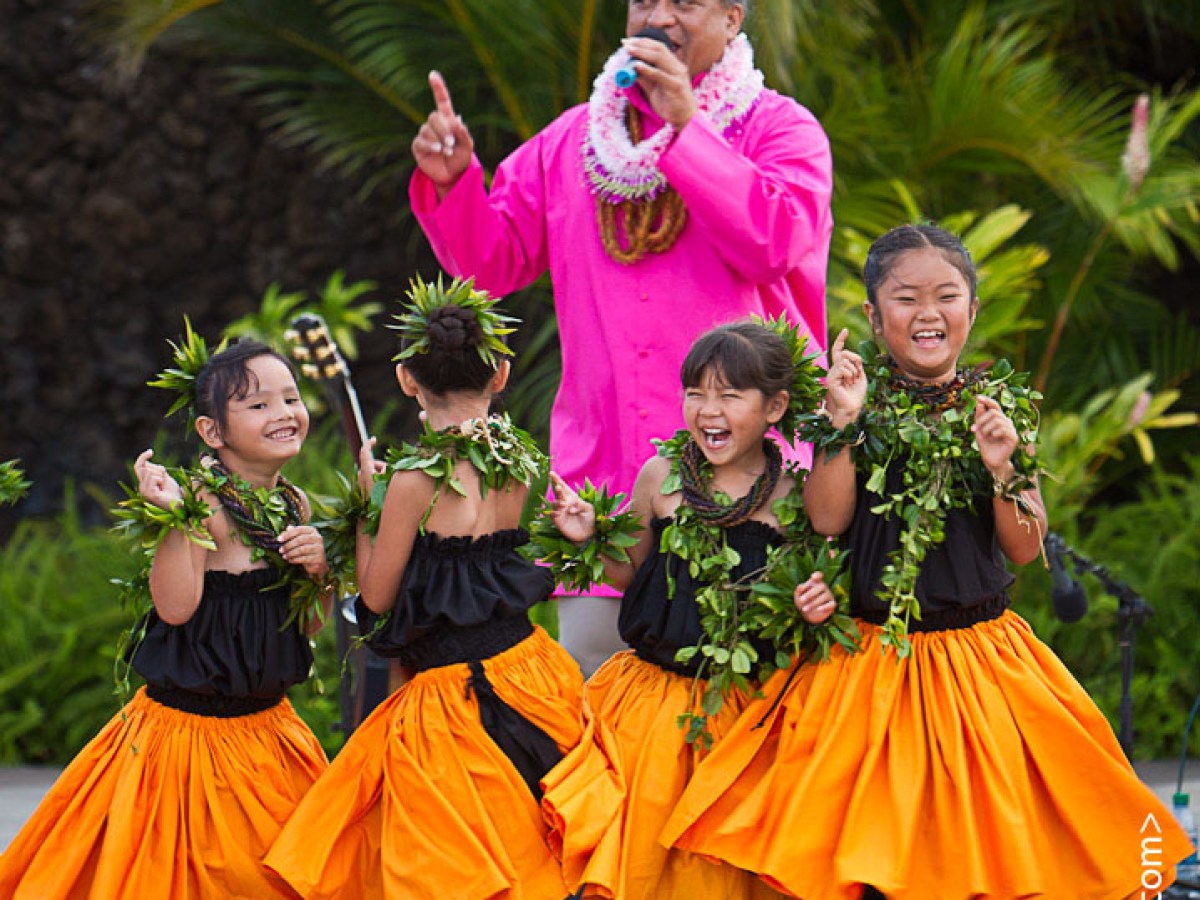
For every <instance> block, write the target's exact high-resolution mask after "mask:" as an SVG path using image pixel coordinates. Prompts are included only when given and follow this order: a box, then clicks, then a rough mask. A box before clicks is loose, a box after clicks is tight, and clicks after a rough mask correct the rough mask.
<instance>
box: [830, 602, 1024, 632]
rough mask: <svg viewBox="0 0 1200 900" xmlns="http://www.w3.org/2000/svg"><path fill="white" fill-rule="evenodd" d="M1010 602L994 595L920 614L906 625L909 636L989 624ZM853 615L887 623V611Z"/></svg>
mask: <svg viewBox="0 0 1200 900" xmlns="http://www.w3.org/2000/svg"><path fill="white" fill-rule="evenodd" d="M1011 603H1012V601H1011V600H1010V599H1009V597H1008V594H996V595H995V596H993V597H988V598H987V599H986V600H983V601H981V602H979V603H976V604H975V605H974V606H956V607H953V608H951V609H940V610H936V611H930V612H924V611H923V612H922V613H921V619H920V621H918V620H916V619H913V620H912V621H911V622H909V623H908V633H909V634H921V633H924V632H928V631H955V630H957V629H960V628H970V627H971V626H972V625H978V624H979V623H980V622H990V621H991V620H992V619H998V618H1000V617H1001V616H1002V615H1004V611H1005V610H1006V609H1008V607H1009V605H1010V604H1011ZM852 612H853V615H855V616H857V617H858V618H860V619H862V620H863V621H864V622H870V623H872V624H873V625H882V624H883V623H884V622H886V621H887V610H882V609H878V610H876V609H870V610H853V611H852Z"/></svg>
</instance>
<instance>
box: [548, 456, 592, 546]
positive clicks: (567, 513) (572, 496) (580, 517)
mask: <svg viewBox="0 0 1200 900" xmlns="http://www.w3.org/2000/svg"><path fill="white" fill-rule="evenodd" d="M550 490H551V491H552V492H553V493H554V503H553V504H551V507H550V518H551V519H553V520H554V524H555V525H556V526H558V530H559V531H561V532H562V535H563V537H565V538H566V539H567V540H568V541H574V542H575V543H576V544H581V543H583V542H584V541H586V540H587V539H588V538H590V537H591V536H592V535H594V534H595V533H596V510H595V509H594V508H593V507H592V504H590V503H585V502H584V501H583V500H580V499H579V495H578V494H577V493H575V491H574V490H572V489H571V486H570V485H568V484H567V483H566V482H565V481H563V480H562V478H560V477H559V476H558V474H557V473H555V472H551V473H550Z"/></svg>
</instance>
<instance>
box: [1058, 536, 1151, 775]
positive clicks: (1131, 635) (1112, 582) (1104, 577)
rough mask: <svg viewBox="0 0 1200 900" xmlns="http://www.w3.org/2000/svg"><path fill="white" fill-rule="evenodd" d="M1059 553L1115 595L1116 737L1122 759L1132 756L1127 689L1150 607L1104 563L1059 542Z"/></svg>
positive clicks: (1131, 702)
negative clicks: (1117, 648)
mask: <svg viewBox="0 0 1200 900" xmlns="http://www.w3.org/2000/svg"><path fill="white" fill-rule="evenodd" d="M1060 549H1061V551H1062V554H1063V555H1064V556H1067V557H1070V559H1071V562H1072V563H1074V564H1075V574H1077V575H1080V574H1083V573H1084V572H1086V573H1088V574H1090V575H1094V576H1096V580H1098V581H1099V582H1100V584H1101V585H1102V586H1103V587H1104V590H1105V592H1106V593H1107V594H1108V595H1109V596H1110V597H1116V598H1117V635H1118V645H1119V646H1120V648H1121V706H1120V729H1119V730H1118V732H1117V740H1118V741H1119V742H1120V744H1121V749H1122V750H1123V751H1124V752H1125V757H1126V759H1130V760H1132V759H1133V696H1132V694H1131V692H1130V688H1131V687H1132V685H1133V657H1134V649H1135V644H1136V641H1137V630H1138V626H1140V625H1141V624H1142V622H1144V621H1145V620H1146V619H1148V618H1150V617H1151V616H1152V615H1154V608H1153V607H1152V606H1150V604H1149V603H1147V602H1146V601H1145V600H1144V599H1142V597H1141V595H1140V594H1138V592H1137V591H1135V590H1134V589H1133V588H1131V587H1130V586H1129V585H1128V584H1126V583H1125V582H1124V581H1121V580H1120V579H1119V578H1115V577H1113V575H1112V574H1111V573H1110V572H1109V571H1108V569H1107V568H1106V567H1105V566H1102V565H1100V564H1099V563H1096V562H1093V561H1092V560H1090V559H1088V558H1087V557H1086V556H1084V555H1083V554H1082V553H1080V552H1079V551H1077V550H1075V549H1073V548H1072V547H1070V546H1068V545H1067V544H1066V543H1062V544H1061V546H1060Z"/></svg>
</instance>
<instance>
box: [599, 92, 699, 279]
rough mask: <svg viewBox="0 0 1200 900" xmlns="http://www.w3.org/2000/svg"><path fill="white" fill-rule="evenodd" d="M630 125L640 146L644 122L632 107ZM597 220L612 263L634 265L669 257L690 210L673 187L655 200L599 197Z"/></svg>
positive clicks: (633, 138)
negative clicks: (654, 256) (645, 259)
mask: <svg viewBox="0 0 1200 900" xmlns="http://www.w3.org/2000/svg"><path fill="white" fill-rule="evenodd" d="M626 123H627V125H628V128H629V137H630V139H631V140H632V141H633V142H634V143H635V144H636V143H639V142H640V141H641V139H642V134H641V132H642V129H641V120H640V119H639V117H638V112H637V110H636V109H634V108H633V107H632V106H630V107H629V112H628V114H627V116H626ZM596 219H597V221H598V223H599V225H600V240H601V241H602V242H603V244H604V252H605V253H607V254H608V255H609V257H610V258H611V259H614V260H616V261H617V262H619V263H622V264H623V265H630V264H632V263H635V262H637V261H638V260H639V259H641V258H642V257H643V256H645V255H646V254H648V253H666V252H667V251H668V250H670V249H671V248H672V247H673V246H674V245H675V241H676V240H678V239H679V235H680V234H682V233H683V226H684V225H686V224H687V207H686V206H684V205H683V198H682V197H680V196H679V194H678V192H676V191H675V190H674V189H673V188H670V187H668V188H667V189H666V190H664V191H663V192H662V193H661V194H658V195H657V196H655V197H654V198H653V199H652V200H641V201H635V200H622V201H621V202H620V203H610V202H609V201H608V200H605V199H604V198H603V197H601V196H599V195H597V197H596ZM622 232H623V233H624V236H625V240H624V242H623V241H622V239H621V234H622Z"/></svg>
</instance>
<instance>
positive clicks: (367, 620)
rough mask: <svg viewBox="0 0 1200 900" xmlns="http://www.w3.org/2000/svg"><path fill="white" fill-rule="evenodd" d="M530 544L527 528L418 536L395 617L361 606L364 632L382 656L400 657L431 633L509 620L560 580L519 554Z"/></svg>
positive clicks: (522, 613)
mask: <svg viewBox="0 0 1200 900" xmlns="http://www.w3.org/2000/svg"><path fill="white" fill-rule="evenodd" d="M528 542H529V534H528V532H526V531H525V530H524V529H519V528H512V529H505V530H501V531H495V532H492V533H491V534H485V535H481V536H479V537H470V536H454V537H442V536H440V535H438V534H435V533H433V532H426V533H425V534H419V535H417V539H416V542H415V544H414V545H413V551H412V555H411V556H410V557H409V560H408V565H407V566H406V567H405V569H404V578H403V579H402V580H401V582H400V590H399V591H398V592H397V595H396V605H395V606H394V607H393V609H392V613H391V616H390V617H389V618H388V620H387V621H386V622H385V623H384V624H383V625H382V626H378V627H377V625H378V621H379V618H380V617H379V616H377V615H376V614H375V613H373V612H371V610H370V609H368V608H367V606H366V604H364V603H363V602H362V600H361V599H360V600H359V601H358V603H357V604H356V609H357V613H358V627H359V631H360V632H362V633H363V634H364V635H369V636H370V637H369V639H368V642H367V643H368V646H370V648H371V649H372V650H374V651H375V652H376V653H378V654H380V655H381V656H402V655H403V653H402V651H403V650H404V648H405V647H407V646H409V645H411V644H413V643H414V642H416V641H418V640H420V639H421V638H422V637H425V636H427V635H429V634H431V633H433V632H439V633H440V632H443V631H445V630H446V629H462V628H469V627H471V626H475V625H481V624H484V623H487V622H494V621H497V620H503V619H510V618H519V619H525V618H527V614H528V610H529V608H530V607H531V606H533V605H534V604H535V603H539V602H540V601H542V600H545V599H546V598H547V597H549V596H550V591H551V590H552V589H553V587H554V578H553V576H552V575H551V574H550V570H549V569H546V568H544V567H542V566H538V565H536V564H534V563H532V562H530V561H529V560H527V559H525V557H523V556H521V554H520V553H518V552H517V548H518V547H521V546H523V545H524V544H527V543H528Z"/></svg>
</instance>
